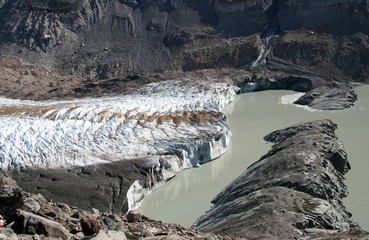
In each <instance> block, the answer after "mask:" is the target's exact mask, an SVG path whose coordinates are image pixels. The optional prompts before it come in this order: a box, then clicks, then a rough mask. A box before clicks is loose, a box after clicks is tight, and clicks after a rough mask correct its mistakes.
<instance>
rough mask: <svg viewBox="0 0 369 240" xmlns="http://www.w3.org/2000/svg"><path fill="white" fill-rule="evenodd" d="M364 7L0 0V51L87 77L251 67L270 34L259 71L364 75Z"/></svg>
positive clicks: (279, 0)
mask: <svg viewBox="0 0 369 240" xmlns="http://www.w3.org/2000/svg"><path fill="white" fill-rule="evenodd" d="M368 6H369V3H368V2H367V1H363V0H356V1H347V0H346V1H343V0H331V1H322V0H321V1H314V2H311V1H291V0H275V1H272V0H263V1H251V0H238V1H226V0H206V1H195V0H161V1H150V0H142V1H123V0H119V1H118V0H92V1H87V0H15V1H10V0H2V1H1V2H0V16H1V22H0V39H1V42H0V45H1V54H2V55H10V56H15V57H18V58H20V59H23V60H24V61H25V62H28V63H32V64H35V65H37V66H38V67H42V68H44V69H49V70H51V71H55V72H57V73H59V74H61V75H65V76H74V77H81V78H87V79H104V78H112V77H122V76H127V75H132V74H137V73H144V72H155V71H162V70H185V71H189V70H194V69H204V68H219V67H237V68H240V67H241V68H246V69H252V68H251V66H252V63H254V62H255V61H256V60H257V59H258V56H259V55H260V53H261V52H263V51H264V50H265V49H263V46H262V45H261V44H262V43H263V42H262V41H260V38H259V36H261V37H262V38H265V37H268V36H270V35H273V34H274V35H277V37H274V38H273V40H272V41H270V42H268V43H269V44H270V45H271V46H270V47H271V48H272V50H271V51H269V54H267V55H268V58H267V59H266V60H267V63H270V64H269V65H268V64H267V66H268V69H271V70H276V69H278V70H281V69H282V70H283V69H284V70H286V71H289V72H291V71H292V70H291V69H296V68H297V69H299V68H303V70H306V71H318V73H319V74H324V75H327V76H330V77H333V75H335V74H338V75H340V76H339V77H338V78H342V76H344V77H348V78H353V79H354V80H359V81H364V80H365V79H366V77H367V76H366V72H368V71H366V70H367V66H368V65H369V60H368V59H369V50H368V49H369V47H368V37H367V34H368V33H369V27H368V26H369V20H368V19H369V17H368V16H369V15H368V14H369V13H368ZM295 31H300V32H299V34H297V33H296V32H295ZM253 35H255V36H253ZM311 35H313V36H312V37H311ZM264 44H265V42H264ZM281 63H284V64H292V67H291V66H290V67H288V68H287V69H286V67H285V66H283V65H282V66H281V65H280V64H281ZM320 66H322V69H319V70H317V68H318V67H320ZM314 67H315V68H314ZM305 68H306V69H305ZM338 69H341V70H342V69H343V71H338ZM346 69H349V71H345V70H346ZM341 75H342V76H341Z"/></svg>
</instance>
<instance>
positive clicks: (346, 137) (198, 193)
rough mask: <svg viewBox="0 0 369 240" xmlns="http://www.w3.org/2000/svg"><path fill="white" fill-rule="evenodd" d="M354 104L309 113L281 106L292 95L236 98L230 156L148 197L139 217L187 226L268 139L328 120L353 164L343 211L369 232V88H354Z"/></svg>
mask: <svg viewBox="0 0 369 240" xmlns="http://www.w3.org/2000/svg"><path fill="white" fill-rule="evenodd" d="M355 91H356V93H357V94H358V98H359V99H358V101H356V102H355V106H354V107H353V108H350V109H346V110H342V111H311V110H307V109H305V108H302V107H298V106H296V105H293V104H283V103H282V102H281V101H282V100H283V101H285V100H288V99H290V98H293V97H294V96H296V93H295V92H292V91H284V90H279V91H264V92H254V93H245V94H241V95H238V96H236V99H235V101H234V102H232V103H230V104H229V105H228V106H227V107H226V108H225V109H224V111H223V112H224V113H226V114H227V116H228V123H229V126H230V128H231V131H232V139H231V144H230V146H229V149H228V151H227V152H226V153H225V154H224V155H223V156H221V157H219V158H218V159H216V160H214V161H211V162H209V163H207V164H204V165H202V166H201V167H200V168H193V169H187V170H185V171H183V172H181V173H179V174H178V175H177V176H176V177H175V178H173V179H171V180H170V181H168V182H167V183H165V184H164V185H163V186H162V187H160V188H159V189H158V190H156V191H155V192H153V193H152V194H151V195H150V196H148V197H147V198H146V199H145V200H144V201H143V203H142V205H141V206H140V210H141V212H142V213H143V214H144V215H146V216H148V217H150V218H153V219H156V220H161V221H164V222H171V223H178V224H182V225H185V226H191V225H192V224H193V223H194V222H195V221H196V219H197V218H198V217H199V216H201V215H202V214H204V213H205V212H206V211H207V210H208V209H210V207H211V202H210V201H211V200H212V199H213V198H214V197H215V196H216V195H217V194H218V193H219V192H220V191H221V190H222V189H223V188H224V187H225V186H226V185H228V184H229V183H231V182H232V181H233V180H234V179H236V178H237V177H238V176H239V175H241V173H243V172H244V171H245V170H246V168H247V167H248V166H249V165H251V164H252V163H253V162H255V161H257V160H259V159H260V157H261V156H262V155H264V154H266V153H267V152H268V150H269V149H270V147H271V144H270V143H267V142H265V141H264V140H263V137H264V136H265V135H267V134H268V133H270V132H272V131H274V130H277V129H282V128H285V127H288V126H290V125H293V124H296V123H299V122H303V121H309V120H316V119H323V118H328V119H331V120H332V121H334V122H335V123H337V124H338V129H337V130H336V134H337V135H338V137H339V138H340V139H341V141H342V142H343V144H344V146H345V149H346V151H347V154H348V159H349V162H350V164H351V170H350V171H349V172H348V173H347V174H346V175H345V177H346V184H347V186H348V190H349V196H348V197H347V198H345V199H344V200H343V202H344V205H345V206H346V207H347V209H348V210H349V211H350V212H351V213H352V214H353V218H354V219H355V220H356V221H358V222H359V224H360V226H361V227H362V228H363V229H365V230H369V211H368V209H369V184H368V183H369V86H360V87H357V88H355Z"/></svg>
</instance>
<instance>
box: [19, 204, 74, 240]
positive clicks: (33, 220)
mask: <svg viewBox="0 0 369 240" xmlns="http://www.w3.org/2000/svg"><path fill="white" fill-rule="evenodd" d="M17 213H18V221H17V224H16V226H15V228H16V229H17V230H18V231H19V232H21V233H26V234H44V235H45V236H47V237H52V238H61V239H70V238H71V234H70V233H69V232H68V231H67V230H66V229H65V228H64V227H63V225H61V224H60V223H58V222H54V221H52V220H50V219H47V218H44V217H41V216H38V215H35V214H33V213H29V212H26V211H23V210H17Z"/></svg>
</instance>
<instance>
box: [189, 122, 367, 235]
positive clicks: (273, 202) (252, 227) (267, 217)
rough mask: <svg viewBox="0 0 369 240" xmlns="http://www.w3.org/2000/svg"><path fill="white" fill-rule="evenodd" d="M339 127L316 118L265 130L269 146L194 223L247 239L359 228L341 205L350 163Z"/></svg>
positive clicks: (329, 232)
mask: <svg viewBox="0 0 369 240" xmlns="http://www.w3.org/2000/svg"><path fill="white" fill-rule="evenodd" d="M336 127H337V126H336V125H335V124H334V123H333V122H331V121H330V120H316V121H311V122H305V123H300V124H297V125H294V126H291V127H288V128H286V129H283V130H278V131H275V132H272V133H270V134H269V135H267V136H266V137H265V140H266V141H268V142H272V143H273V146H272V148H271V150H270V151H269V152H268V153H267V154H266V155H264V156H263V157H262V158H261V159H260V160H259V161H257V162H255V163H254V164H253V165H251V166H250V167H249V168H248V169H247V170H246V171H245V172H244V173H243V174H242V175H241V176H240V177H238V178H237V179H236V180H234V181H233V182H232V183H230V184H229V185H228V186H227V187H226V188H225V189H224V190H223V191H222V192H221V193H219V194H218V195H217V196H216V197H215V198H214V200H213V201H212V203H214V205H213V207H212V208H211V209H210V210H209V211H208V212H207V213H205V215H203V216H201V217H200V218H199V219H198V220H197V221H196V223H195V224H194V227H196V228H199V229H202V230H204V231H212V232H215V233H222V234H225V235H228V236H230V237H234V238H235V237H244V238H247V239H273V238H276V237H278V238H283V239H295V238H299V239H303V238H318V237H322V238H323V239H324V237H329V236H330V237H332V236H334V234H335V233H337V232H339V234H340V235H339V236H340V237H342V236H350V235H351V234H355V233H354V232H355V231H358V232H360V230H358V229H359V226H358V225H357V223H356V222H355V221H354V220H353V219H351V215H350V213H349V212H347V210H346V209H345V207H344V206H343V205H342V198H343V197H345V196H347V194H348V192H347V188H346V185H345V184H344V177H343V175H344V174H345V173H346V172H347V171H348V170H349V169H350V164H349V163H348V161H347V155H346V152H345V150H344V148H343V144H342V142H341V141H340V140H339V139H338V138H337V137H336V135H335V134H334V130H335V129H336ZM356 233H357V232H356ZM330 234H332V235H330ZM360 234H362V235H360V236H361V237H363V236H366V237H368V235H367V234H368V233H365V232H363V231H362V232H360Z"/></svg>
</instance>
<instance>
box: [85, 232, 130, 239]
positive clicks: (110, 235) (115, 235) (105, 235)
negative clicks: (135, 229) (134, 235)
mask: <svg viewBox="0 0 369 240" xmlns="http://www.w3.org/2000/svg"><path fill="white" fill-rule="evenodd" d="M106 239H109V240H126V239H127V238H126V235H125V234H124V232H118V231H111V230H107V231H100V232H99V233H98V234H97V235H96V237H93V238H91V240H106Z"/></svg>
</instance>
